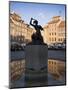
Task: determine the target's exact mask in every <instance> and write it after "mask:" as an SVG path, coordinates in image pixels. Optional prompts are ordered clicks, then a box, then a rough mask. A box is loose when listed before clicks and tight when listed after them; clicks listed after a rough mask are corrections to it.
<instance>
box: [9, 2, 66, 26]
mask: <svg viewBox="0 0 68 90" xmlns="http://www.w3.org/2000/svg"><path fill="white" fill-rule="evenodd" d="M9 9H10V13H11V12H15V13H17V14H19V15H20V16H21V18H22V19H23V20H24V21H25V23H28V24H29V22H30V19H31V17H32V18H34V19H37V20H38V22H39V24H40V25H42V26H43V25H45V24H47V23H48V22H49V21H50V20H51V18H52V17H53V16H61V17H62V18H63V19H64V20H65V5H63V4H46V3H44V4H41V3H27V2H26V3H25V2H13V1H11V2H10V8H9Z"/></svg>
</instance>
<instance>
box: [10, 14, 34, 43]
mask: <svg viewBox="0 0 68 90" xmlns="http://www.w3.org/2000/svg"><path fill="white" fill-rule="evenodd" d="M33 32H34V31H33V29H32V28H31V27H30V26H29V25H28V24H26V23H25V22H24V21H23V20H22V19H21V17H20V16H19V15H18V14H16V13H13V14H10V36H11V38H10V39H11V40H12V41H15V42H21V43H23V42H29V41H31V35H32V33H33Z"/></svg>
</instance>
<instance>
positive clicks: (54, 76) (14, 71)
mask: <svg viewBox="0 0 68 90" xmlns="http://www.w3.org/2000/svg"><path fill="white" fill-rule="evenodd" d="M10 71H11V72H10V77H11V83H12V81H14V82H15V81H16V80H17V81H19V83H20V78H21V77H23V75H24V74H25V60H14V61H11V62H10ZM52 80H53V81H58V84H59V82H60V81H61V82H60V84H63V83H65V62H64V61H60V60H54V59H49V60H48V83H50V82H51V83H52V84H53V85H57V84H56V83H54V82H52ZM22 83H23V81H22ZM51 83H50V84H48V85H52V84H51ZM16 84H17V83H16Z"/></svg>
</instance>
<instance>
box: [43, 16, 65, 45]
mask: <svg viewBox="0 0 68 90" xmlns="http://www.w3.org/2000/svg"><path fill="white" fill-rule="evenodd" d="M64 40H65V21H64V20H62V18H61V17H60V16H54V17H53V18H52V20H51V21H50V22H48V24H47V25H45V26H44V42H46V43H47V44H48V45H50V44H54V43H63V42H64Z"/></svg>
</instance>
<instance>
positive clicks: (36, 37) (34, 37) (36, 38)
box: [30, 18, 43, 44]
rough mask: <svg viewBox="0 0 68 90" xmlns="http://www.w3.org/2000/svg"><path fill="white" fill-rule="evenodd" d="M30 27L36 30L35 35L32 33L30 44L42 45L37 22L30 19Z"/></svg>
mask: <svg viewBox="0 0 68 90" xmlns="http://www.w3.org/2000/svg"><path fill="white" fill-rule="evenodd" d="M30 25H31V26H33V27H34V28H35V30H36V33H33V35H32V43H33V44H42V43H43V37H42V35H41V32H40V31H41V30H43V28H42V26H41V25H38V21H37V20H35V19H33V18H31V20H30Z"/></svg>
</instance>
